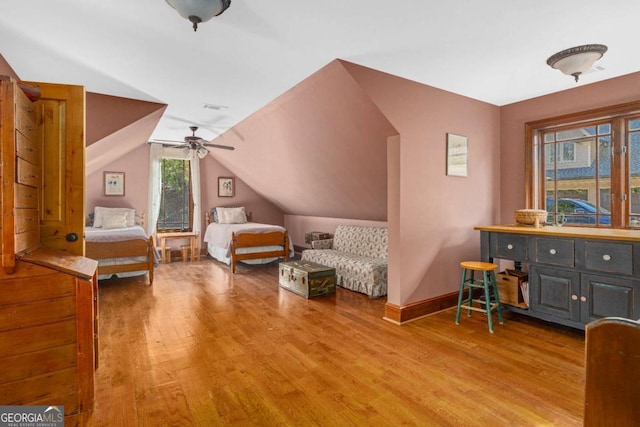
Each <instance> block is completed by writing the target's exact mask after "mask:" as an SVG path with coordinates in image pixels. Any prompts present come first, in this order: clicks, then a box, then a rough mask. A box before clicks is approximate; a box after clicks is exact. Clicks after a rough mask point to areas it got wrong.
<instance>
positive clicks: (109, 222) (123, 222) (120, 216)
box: [102, 211, 128, 229]
mask: <svg viewBox="0 0 640 427" xmlns="http://www.w3.org/2000/svg"><path fill="white" fill-rule="evenodd" d="M127 215H128V213H127V212H124V211H105V212H103V213H102V228H105V229H107V228H127Z"/></svg>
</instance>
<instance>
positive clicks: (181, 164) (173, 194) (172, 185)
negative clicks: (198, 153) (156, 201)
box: [157, 159, 193, 231]
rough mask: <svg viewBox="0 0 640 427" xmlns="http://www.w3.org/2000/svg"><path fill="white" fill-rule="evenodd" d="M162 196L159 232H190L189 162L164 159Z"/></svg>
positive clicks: (191, 216) (191, 214) (191, 204)
mask: <svg viewBox="0 0 640 427" xmlns="http://www.w3.org/2000/svg"><path fill="white" fill-rule="evenodd" d="M161 175H162V188H161V190H162V196H161V201H160V214H159V216H158V226H157V228H158V230H162V231H190V230H191V228H192V225H191V224H192V219H193V212H192V206H193V202H192V197H191V171H190V168H189V160H183V159H163V160H162V166H161Z"/></svg>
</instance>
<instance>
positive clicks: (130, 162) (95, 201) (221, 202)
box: [86, 144, 284, 230]
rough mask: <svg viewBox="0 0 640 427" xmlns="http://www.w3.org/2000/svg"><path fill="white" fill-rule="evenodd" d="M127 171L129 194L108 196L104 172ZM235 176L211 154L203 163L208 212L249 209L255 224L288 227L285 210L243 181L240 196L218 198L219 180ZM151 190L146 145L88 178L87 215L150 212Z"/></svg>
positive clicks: (239, 182) (238, 190)
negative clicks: (106, 210)
mask: <svg viewBox="0 0 640 427" xmlns="http://www.w3.org/2000/svg"><path fill="white" fill-rule="evenodd" d="M104 171H114V172H125V195H124V197H119V196H104V195H103V194H104V191H103V172H104ZM219 176H233V174H232V173H231V172H229V170H227V169H226V168H224V167H223V166H222V165H221V164H220V163H218V162H217V161H216V160H215V159H214V157H213V156H212V155H208V156H207V157H205V158H204V159H202V160H201V162H200V179H201V182H202V205H203V208H204V209H211V208H212V207H215V206H245V207H246V209H247V211H250V212H253V214H254V218H253V220H254V221H257V222H265V223H269V224H280V225H283V224H284V216H283V213H282V211H281V210H280V209H279V208H277V207H276V206H274V205H273V204H272V203H270V202H268V201H266V200H265V199H264V198H263V197H261V196H260V195H258V194H257V193H256V192H255V191H253V190H252V189H251V188H249V187H248V186H247V185H246V184H245V183H244V182H243V181H242V180H240V179H237V178H236V181H235V184H236V196H235V197H232V198H229V197H222V198H219V197H218V184H217V182H218V177H219ZM148 187H149V145H148V144H144V145H141V146H139V147H138V148H137V149H135V150H133V151H131V152H129V153H128V154H127V155H126V156H122V157H120V158H118V159H116V160H115V161H113V162H111V163H109V164H108V165H106V166H105V167H104V169H102V170H100V171H98V172H95V173H92V174H90V175H88V176H87V179H86V212H87V214H88V213H90V212H92V211H93V208H94V207H95V206H105V207H131V208H134V209H136V212H144V213H145V215H146V212H147V200H148V194H149V192H148ZM204 220H205V219H204V213H203V216H202V221H203V223H202V230H204V229H205V224H204Z"/></svg>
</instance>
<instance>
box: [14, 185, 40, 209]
mask: <svg viewBox="0 0 640 427" xmlns="http://www.w3.org/2000/svg"><path fill="white" fill-rule="evenodd" d="M15 199H16V200H15V203H16V208H18V209H23V208H27V209H28V208H32V209H37V208H38V189H37V188H35V187H29V186H27V185H24V184H16V193H15Z"/></svg>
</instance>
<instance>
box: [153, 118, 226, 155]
mask: <svg viewBox="0 0 640 427" xmlns="http://www.w3.org/2000/svg"><path fill="white" fill-rule="evenodd" d="M189 129H190V130H191V132H192V134H191V135H187V136H185V137H184V141H172V140H168V139H154V140H153V141H149V142H151V143H154V144H164V145H168V146H169V147H177V148H181V147H182V148H187V149H190V150H196V151H197V152H198V156H200V157H204V156H206V155H207V153H208V152H209V150H208V149H207V148H206V147H213V148H221V149H223V150H235V147H231V146H229V145H219V144H212V143H210V142H208V141H207V140H205V139H202V138H200V137H199V136H196V131H197V130H198V126H189Z"/></svg>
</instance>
